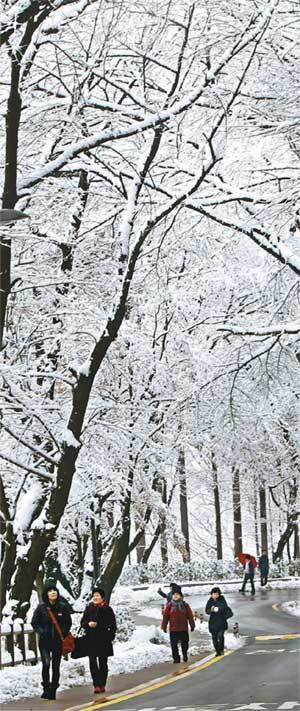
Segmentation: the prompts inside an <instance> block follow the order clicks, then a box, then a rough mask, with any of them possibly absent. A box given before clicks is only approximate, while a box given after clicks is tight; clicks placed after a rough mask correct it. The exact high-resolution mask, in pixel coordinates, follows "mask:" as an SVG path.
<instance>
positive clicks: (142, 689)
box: [65, 650, 234, 711]
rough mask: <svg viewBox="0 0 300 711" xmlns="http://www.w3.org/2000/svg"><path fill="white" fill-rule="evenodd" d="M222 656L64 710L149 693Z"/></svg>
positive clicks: (83, 710) (93, 710)
mask: <svg viewBox="0 0 300 711" xmlns="http://www.w3.org/2000/svg"><path fill="white" fill-rule="evenodd" d="M233 651H234V650H229V651H227V652H225V654H224V657H228V656H229V654H232V653H233ZM224 657H213V658H211V657H209V658H206V659H207V660H208V661H204V663H201V662H200V663H199V662H196V663H195V664H193V665H192V666H190V667H188V668H185V669H182V670H178V671H176V672H173V673H172V674H169V675H168V676H165V677H161V678H160V679H156V680H155V681H154V683H151V682H150V685H149V686H148V684H141V685H140V686H137V687H135V688H134V689H131V690H130V689H129V690H128V691H124V692H123V693H121V694H113V695H111V696H109V697H106V698H104V699H103V700H102V701H101V700H100V699H99V700H97V701H96V702H93V701H92V702H91V703H88V704H79V706H72V707H70V708H68V709H65V711H97V710H98V709H102V708H103V707H104V706H105V707H106V706H112V705H113V704H119V703H121V702H122V701H127V700H128V699H134V698H135V697H136V696H141V695H143V694H149V693H150V692H151V691H156V690H157V689H161V688H162V687H164V686H168V685H169V684H174V682H176V681H178V679H185V678H186V677H188V676H191V674H194V673H195V672H198V671H202V669H206V668H207V667H209V666H211V665H212V664H216V663H218V662H220V661H221V660H222V659H223V658H224Z"/></svg>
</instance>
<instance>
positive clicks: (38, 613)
mask: <svg viewBox="0 0 300 711" xmlns="http://www.w3.org/2000/svg"><path fill="white" fill-rule="evenodd" d="M42 600H43V602H41V603H40V604H39V605H38V606H37V608H36V609H35V611H34V613H33V618H32V622H31V624H32V627H33V629H34V630H35V632H36V633H37V634H38V636H39V649H40V653H41V659H42V685H43V689H44V691H43V693H42V699H55V698H56V689H57V687H58V685H59V669H60V662H61V656H62V641H61V638H60V636H59V634H58V632H57V629H56V627H55V625H54V623H53V622H52V620H51V617H50V615H49V613H48V609H50V610H51V612H52V613H53V614H54V616H55V618H56V621H57V622H58V624H59V626H60V628H61V631H62V636H63V637H66V635H67V634H68V632H69V631H70V629H71V625H72V620H71V615H70V612H69V608H68V606H67V604H66V603H65V601H62V600H61V599H60V597H59V591H58V589H57V587H56V586H55V585H54V583H50V584H48V585H46V586H45V588H44V590H43V595H42ZM51 660H52V682H51V683H50V664H51Z"/></svg>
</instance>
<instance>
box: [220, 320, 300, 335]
mask: <svg viewBox="0 0 300 711" xmlns="http://www.w3.org/2000/svg"><path fill="white" fill-rule="evenodd" d="M217 331H222V332H223V333H232V334H233V335H236V336H280V335H284V334H285V333H286V334H291V335H292V334H294V333H300V321H288V322H286V323H281V324H274V326H264V327H259V326H258V327H255V328H249V327H247V326H238V325H237V326H234V325H230V324H229V325H228V324H226V325H224V326H219V328H217Z"/></svg>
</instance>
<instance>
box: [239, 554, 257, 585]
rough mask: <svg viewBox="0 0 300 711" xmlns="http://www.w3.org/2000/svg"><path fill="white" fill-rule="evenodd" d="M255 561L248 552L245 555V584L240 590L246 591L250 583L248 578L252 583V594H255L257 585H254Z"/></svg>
mask: <svg viewBox="0 0 300 711" xmlns="http://www.w3.org/2000/svg"><path fill="white" fill-rule="evenodd" d="M254 572H255V568H254V563H253V561H252V560H251V556H250V555H248V554H247V553H246V555H245V565H244V580H243V585H242V587H241V588H240V592H242V593H243V592H245V587H246V585H247V583H248V580H249V581H250V584H251V592H252V595H254V594H255V587H254Z"/></svg>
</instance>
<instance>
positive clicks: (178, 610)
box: [161, 590, 195, 664]
mask: <svg viewBox="0 0 300 711" xmlns="http://www.w3.org/2000/svg"><path fill="white" fill-rule="evenodd" d="M168 625H169V630H170V642H171V649H172V656H173V662H174V664H177V663H179V662H180V652H179V648H178V645H179V643H180V644H181V651H182V658H183V661H184V662H187V660H188V648H189V632H188V626H189V625H190V628H191V632H193V630H194V629H195V620H194V615H193V612H192V610H191V608H190V606H189V605H188V604H187V602H185V601H184V600H183V596H182V593H181V592H179V590H175V591H174V592H173V594H172V599H171V601H170V602H168V603H167V605H166V607H165V610H164V614H163V619H162V624H161V628H162V630H163V631H164V632H166V631H167V627H168Z"/></svg>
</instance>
